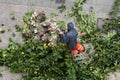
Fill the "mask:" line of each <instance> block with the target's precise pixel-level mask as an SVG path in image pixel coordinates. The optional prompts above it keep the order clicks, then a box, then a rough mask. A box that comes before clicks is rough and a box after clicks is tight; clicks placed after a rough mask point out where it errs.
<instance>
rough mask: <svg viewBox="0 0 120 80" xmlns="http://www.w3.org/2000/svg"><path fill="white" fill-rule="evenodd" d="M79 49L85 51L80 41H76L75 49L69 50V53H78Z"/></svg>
mask: <svg viewBox="0 0 120 80" xmlns="http://www.w3.org/2000/svg"><path fill="white" fill-rule="evenodd" d="M79 51H81V52H84V51H85V48H84V46H82V45H81V44H80V43H77V44H76V50H71V53H72V54H78V53H79Z"/></svg>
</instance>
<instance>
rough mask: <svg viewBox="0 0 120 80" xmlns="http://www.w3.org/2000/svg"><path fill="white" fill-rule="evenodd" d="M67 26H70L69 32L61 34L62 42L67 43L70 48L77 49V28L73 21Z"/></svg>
mask: <svg viewBox="0 0 120 80" xmlns="http://www.w3.org/2000/svg"><path fill="white" fill-rule="evenodd" d="M67 28H68V32H67V33H65V34H62V35H60V41H61V42H62V43H66V44H67V46H68V49H69V50H75V49H76V43H77V35H78V33H77V31H76V30H75V28H74V25H73V23H72V22H70V23H68V24H67Z"/></svg>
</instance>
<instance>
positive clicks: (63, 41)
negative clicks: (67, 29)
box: [60, 32, 69, 43]
mask: <svg viewBox="0 0 120 80" xmlns="http://www.w3.org/2000/svg"><path fill="white" fill-rule="evenodd" d="M68 40H69V38H68V36H67V34H64V33H63V32H61V33H60V41H61V42H62V43H67V42H68Z"/></svg>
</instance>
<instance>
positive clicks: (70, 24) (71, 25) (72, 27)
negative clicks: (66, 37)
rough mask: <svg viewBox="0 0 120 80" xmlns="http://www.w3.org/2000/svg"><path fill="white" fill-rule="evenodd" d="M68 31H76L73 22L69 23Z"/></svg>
mask: <svg viewBox="0 0 120 80" xmlns="http://www.w3.org/2000/svg"><path fill="white" fill-rule="evenodd" d="M67 29H68V31H70V30H71V29H74V24H73V23H72V22H69V23H68V24H67Z"/></svg>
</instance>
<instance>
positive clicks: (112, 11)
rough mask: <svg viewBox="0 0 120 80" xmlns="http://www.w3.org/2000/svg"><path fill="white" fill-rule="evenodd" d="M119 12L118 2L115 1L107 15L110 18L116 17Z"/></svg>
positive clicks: (119, 2) (119, 5) (119, 4)
mask: <svg viewBox="0 0 120 80" xmlns="http://www.w3.org/2000/svg"><path fill="white" fill-rule="evenodd" d="M119 12H120V1H119V0H115V2H114V5H113V7H112V10H111V12H110V13H109V14H110V16H111V17H116V16H117V15H118V14H119Z"/></svg>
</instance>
